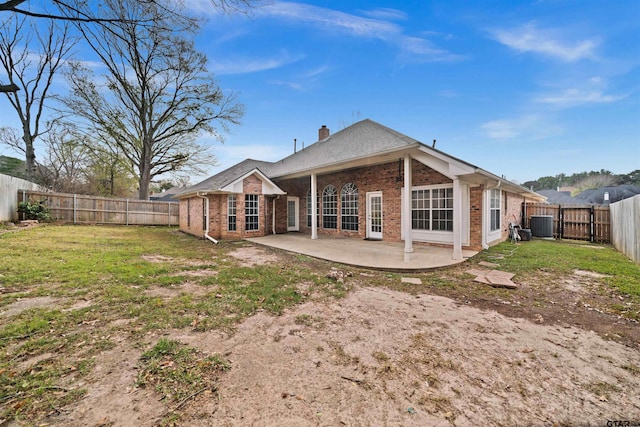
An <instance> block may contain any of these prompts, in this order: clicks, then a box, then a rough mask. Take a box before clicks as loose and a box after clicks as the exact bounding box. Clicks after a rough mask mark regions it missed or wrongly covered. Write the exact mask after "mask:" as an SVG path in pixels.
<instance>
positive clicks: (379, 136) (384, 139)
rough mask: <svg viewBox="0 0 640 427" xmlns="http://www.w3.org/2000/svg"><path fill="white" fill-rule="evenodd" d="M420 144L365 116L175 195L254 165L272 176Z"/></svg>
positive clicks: (217, 185)
mask: <svg viewBox="0 0 640 427" xmlns="http://www.w3.org/2000/svg"><path fill="white" fill-rule="evenodd" d="M419 144H420V143H419V142H418V141H417V140H415V139H413V138H409V137H408V136H406V135H403V134H401V133H400V132H397V131H395V130H393V129H390V128H388V127H386V126H383V125H381V124H379V123H377V122H374V121H373V120H369V119H366V120H362V121H360V122H358V123H355V124H353V125H351V126H349V127H347V128H345V129H342V130H341V131H339V132H336V133H334V134H333V135H330V136H329V137H328V138H326V139H324V140H322V141H318V142H315V143H313V144H311V145H309V146H308V147H305V148H304V149H303V150H300V151H298V152H297V153H294V154H292V155H290V156H288V157H285V158H284V159H282V160H280V161H278V162H274V163H271V162H263V161H260V160H253V159H247V160H244V161H242V162H240V163H238V164H237V165H234V166H231V167H230V168H228V169H225V170H224V171H222V172H220V173H218V174H216V175H213V176H211V177H209V178H207V179H205V180H204V181H201V182H199V183H197V184H195V185H193V186H191V187H189V188H187V189H186V190H184V191H182V192H181V193H179V194H178V196H180V195H186V194H193V193H196V192H198V191H216V190H219V189H221V188H223V187H224V186H226V185H227V184H229V183H231V182H233V181H235V180H236V179H238V178H239V177H241V176H242V175H244V174H246V173H247V172H249V171H251V170H253V169H259V170H260V172H262V173H263V174H265V175H266V176H268V177H269V178H275V177H279V176H283V175H288V174H291V173H296V172H300V171H305V170H309V169H313V168H317V167H321V166H323V165H329V164H335V163H341V162H346V161H349V160H353V159H358V158H361V157H366V156H371V155H375V154H380V153H384V152H387V151H393V150H398V149H402V148H408V147H412V146H418V145H419Z"/></svg>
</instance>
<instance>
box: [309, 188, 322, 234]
mask: <svg viewBox="0 0 640 427" xmlns="http://www.w3.org/2000/svg"><path fill="white" fill-rule="evenodd" d="M316 214H317V215H318V219H316V225H318V226H320V196H319V195H318V193H316ZM307 227H309V228H311V189H309V191H307Z"/></svg>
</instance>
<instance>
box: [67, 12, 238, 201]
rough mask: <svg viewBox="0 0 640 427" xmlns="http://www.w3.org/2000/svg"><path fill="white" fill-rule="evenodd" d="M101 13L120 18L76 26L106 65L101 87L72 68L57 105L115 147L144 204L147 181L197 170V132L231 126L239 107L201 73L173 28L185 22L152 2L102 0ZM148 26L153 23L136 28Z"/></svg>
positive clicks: (199, 60) (197, 57) (200, 59)
mask: <svg viewBox="0 0 640 427" xmlns="http://www.w3.org/2000/svg"><path fill="white" fill-rule="evenodd" d="M102 5H103V9H106V10H108V11H109V12H108V13H109V15H110V16H116V17H118V18H119V19H120V23H119V24H118V25H117V26H112V27H111V28H109V29H108V30H107V29H105V28H104V26H99V25H98V26H86V25H82V26H79V29H80V31H81V32H82V34H83V35H84V38H85V40H86V42H87V43H88V44H89V45H90V46H91V47H92V49H93V51H94V52H95V53H96V54H97V55H98V56H99V57H100V59H101V60H102V62H103V64H104V66H105V67H106V68H107V70H108V72H107V73H106V75H105V76H104V77H105V80H106V84H105V85H101V86H98V85H97V84H96V83H95V78H94V76H93V73H92V72H90V71H89V70H88V69H87V68H84V67H82V66H81V65H80V64H78V63H75V64H74V65H73V66H72V67H71V68H70V69H71V71H70V73H69V75H68V79H67V80H68V82H69V85H70V87H71V95H70V96H68V97H67V98H65V101H64V102H65V104H66V105H67V107H68V108H69V110H70V111H71V112H73V113H74V115H75V116H77V117H78V118H81V119H83V120H82V121H81V122H79V123H78V125H79V126H81V127H83V128H84V129H85V131H86V132H87V133H88V134H90V135H93V136H94V138H93V139H94V140H100V141H105V142H107V143H108V144H110V145H112V146H114V147H118V149H119V150H120V151H121V152H122V154H123V155H124V156H125V157H126V158H127V159H128V160H129V161H130V162H131V164H132V165H134V166H135V168H136V171H137V174H138V178H139V198H140V199H147V198H148V195H149V184H150V182H151V180H152V179H153V178H154V177H156V176H159V175H162V174H164V173H167V172H175V171H179V170H183V169H185V168H187V167H193V166H195V165H197V163H198V160H202V159H198V156H199V155H200V154H201V153H202V151H203V149H204V147H202V146H200V144H197V143H196V139H197V138H198V137H199V136H201V135H202V134H204V133H208V134H212V135H214V136H215V137H218V138H220V137H221V136H220V134H219V133H218V132H217V128H222V129H225V130H226V129H227V127H228V125H229V124H237V123H239V120H240V118H241V117H242V115H243V114H244V107H243V106H242V105H241V104H238V103H237V102H236V99H235V96H234V95H228V94H225V93H224V92H223V91H222V89H221V88H220V87H219V86H218V85H217V84H216V83H215V81H214V80H213V77H212V76H211V75H210V74H209V73H208V72H207V68H206V62H207V58H206V56H205V55H203V54H201V53H199V52H197V51H196V50H195V48H194V45H193V42H192V41H191V40H189V39H186V38H184V36H182V35H180V34H177V32H176V31H170V30H169V28H172V29H174V30H178V31H179V30H182V33H184V31H186V30H187V28H185V25H191V26H192V23H190V22H186V21H183V20H181V19H179V18H177V17H179V16H180V14H177V13H170V14H167V12H166V8H162V7H158V6H157V5H156V4H155V3H145V4H142V3H141V2H139V1H135V0H123V1H118V0H105V1H104V2H103V3H102ZM141 20H144V21H145V22H149V21H156V22H158V25H138V24H137V22H140V21H141Z"/></svg>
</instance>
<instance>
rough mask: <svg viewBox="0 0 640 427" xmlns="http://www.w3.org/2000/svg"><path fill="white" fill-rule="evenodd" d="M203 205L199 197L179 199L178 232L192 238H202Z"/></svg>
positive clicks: (202, 200)
mask: <svg viewBox="0 0 640 427" xmlns="http://www.w3.org/2000/svg"><path fill="white" fill-rule="evenodd" d="M204 203H205V201H204V199H202V198H201V197H190V198H188V199H180V230H182V231H184V232H185V233H189V234H193V235H194V236H200V237H202V236H204V227H203V215H202V213H203V206H204Z"/></svg>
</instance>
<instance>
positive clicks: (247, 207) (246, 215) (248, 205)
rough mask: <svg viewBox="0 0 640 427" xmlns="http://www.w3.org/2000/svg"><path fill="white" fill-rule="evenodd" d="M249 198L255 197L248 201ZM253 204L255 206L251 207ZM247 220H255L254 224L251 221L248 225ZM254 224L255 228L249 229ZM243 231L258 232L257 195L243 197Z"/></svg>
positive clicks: (258, 206) (258, 210) (258, 202)
mask: <svg viewBox="0 0 640 427" xmlns="http://www.w3.org/2000/svg"><path fill="white" fill-rule="evenodd" d="M249 197H251V199H253V198H254V197H255V199H253V200H249V199H248V198H249ZM254 202H255V206H252V205H251V204H253V203H254ZM254 211H255V213H254ZM249 212H251V213H249ZM249 218H255V222H253V221H252V222H251V223H249ZM254 223H255V225H256V228H249V225H253V224H254ZM244 231H246V232H256V231H260V196H259V195H258V194H245V195H244Z"/></svg>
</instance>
